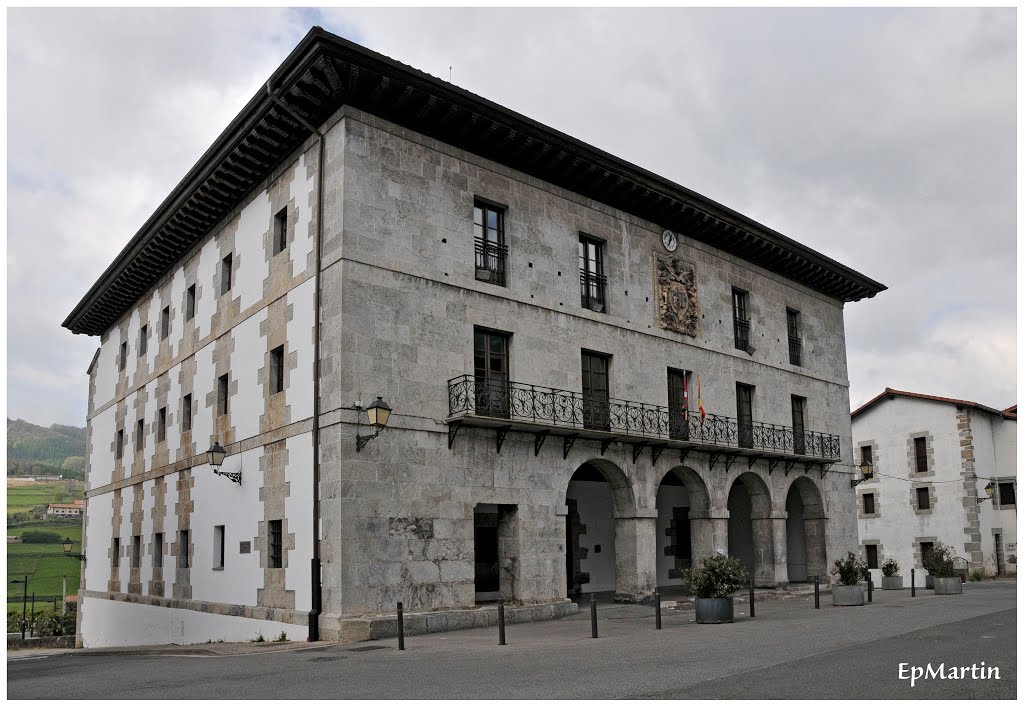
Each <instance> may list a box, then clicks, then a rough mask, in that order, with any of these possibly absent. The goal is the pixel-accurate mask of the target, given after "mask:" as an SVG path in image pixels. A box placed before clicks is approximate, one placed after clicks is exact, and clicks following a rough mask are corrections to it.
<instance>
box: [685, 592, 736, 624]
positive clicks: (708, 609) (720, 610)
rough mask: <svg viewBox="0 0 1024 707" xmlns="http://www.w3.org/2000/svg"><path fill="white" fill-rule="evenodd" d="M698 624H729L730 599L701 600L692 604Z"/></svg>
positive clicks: (730, 612)
mask: <svg viewBox="0 0 1024 707" xmlns="http://www.w3.org/2000/svg"><path fill="white" fill-rule="evenodd" d="M693 605H694V608H695V609H696V611H697V623H699V624H731V623H732V597H721V598H714V599H708V598H701V597H698V598H697V599H696V600H694V602H693Z"/></svg>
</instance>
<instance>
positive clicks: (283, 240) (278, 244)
mask: <svg viewBox="0 0 1024 707" xmlns="http://www.w3.org/2000/svg"><path fill="white" fill-rule="evenodd" d="M287 247H288V207H287V206H286V207H285V208H283V209H281V210H280V211H278V212H277V215H276V216H274V255H277V254H278V253H280V252H281V251H282V250H284V249H285V248H287Z"/></svg>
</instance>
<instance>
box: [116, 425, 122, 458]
mask: <svg viewBox="0 0 1024 707" xmlns="http://www.w3.org/2000/svg"><path fill="white" fill-rule="evenodd" d="M122 458H124V430H118V431H117V440H116V441H115V442H114V459H122Z"/></svg>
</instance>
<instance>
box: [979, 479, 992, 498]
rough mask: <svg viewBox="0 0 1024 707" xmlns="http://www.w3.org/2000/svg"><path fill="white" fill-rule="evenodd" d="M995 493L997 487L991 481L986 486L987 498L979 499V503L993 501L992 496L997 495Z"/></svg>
mask: <svg viewBox="0 0 1024 707" xmlns="http://www.w3.org/2000/svg"><path fill="white" fill-rule="evenodd" d="M995 492H996V487H995V485H994V484H993V483H992V482H991V481H989V482H988V483H987V484H985V495H986V496H987V498H979V499H978V503H984V502H985V501H991V500H992V496H993V494H995Z"/></svg>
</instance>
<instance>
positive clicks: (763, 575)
mask: <svg viewBox="0 0 1024 707" xmlns="http://www.w3.org/2000/svg"><path fill="white" fill-rule="evenodd" d="M750 523H751V525H752V526H753V529H754V584H755V585H756V586H758V587H774V586H775V584H776V581H775V567H776V565H775V552H776V551H775V527H774V518H770V517H769V518H751V519H750ZM783 537H785V535H783ZM783 552H785V550H783ZM783 570H784V571H785V565H783Z"/></svg>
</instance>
